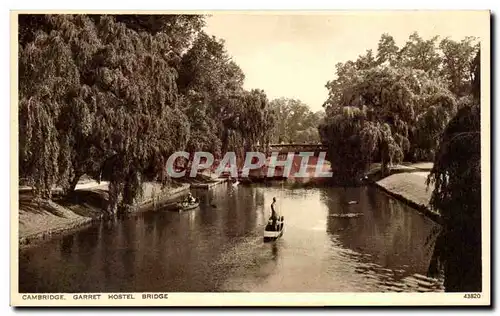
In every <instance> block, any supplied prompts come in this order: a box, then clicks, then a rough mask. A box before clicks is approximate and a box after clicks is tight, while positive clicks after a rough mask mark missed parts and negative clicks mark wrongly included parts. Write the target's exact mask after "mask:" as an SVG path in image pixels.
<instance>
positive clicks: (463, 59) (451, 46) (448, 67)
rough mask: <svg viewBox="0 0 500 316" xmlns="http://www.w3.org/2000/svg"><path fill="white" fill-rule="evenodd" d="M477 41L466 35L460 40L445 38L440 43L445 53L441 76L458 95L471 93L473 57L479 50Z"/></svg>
mask: <svg viewBox="0 0 500 316" xmlns="http://www.w3.org/2000/svg"><path fill="white" fill-rule="evenodd" d="M475 41H476V39H475V38H474V37H466V38H464V39H462V40H461V41H460V42H457V41H453V40H451V39H449V38H445V39H443V40H442V41H441V43H440V44H439V48H440V49H441V51H442V53H443V67H442V69H441V76H442V77H443V78H445V80H446V81H447V83H448V86H449V89H450V91H452V92H453V93H454V94H455V95H456V96H457V97H462V96H466V95H469V94H470V91H471V85H472V80H473V79H472V75H473V71H472V66H473V59H474V57H475V55H476V52H477V50H478V44H475V43H474V42H475Z"/></svg>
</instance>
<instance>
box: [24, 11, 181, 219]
mask: <svg viewBox="0 0 500 316" xmlns="http://www.w3.org/2000/svg"><path fill="white" fill-rule="evenodd" d="M45 19H46V21H48V23H50V28H51V29H52V31H51V33H50V35H47V34H45V33H44V32H38V33H37V35H36V36H35V37H34V40H33V42H30V43H26V45H25V48H23V49H21V50H20V82H19V85H20V89H19V90H20V104H21V106H20V135H21V136H20V147H21V150H20V161H21V163H20V171H21V174H23V175H24V176H26V177H27V178H28V179H29V181H30V183H31V184H32V185H33V186H34V187H35V189H36V191H37V192H42V194H40V195H42V196H43V197H50V190H51V188H52V187H53V186H54V185H55V184H60V185H62V186H63V187H66V188H67V189H68V191H71V189H74V185H75V184H76V182H77V181H78V179H79V177H80V176H81V175H82V174H84V173H86V174H89V175H91V176H93V177H94V178H98V175H99V178H100V175H101V174H102V176H103V177H104V178H106V179H108V180H109V181H110V202H111V203H110V210H111V211H114V210H115V209H116V205H117V203H118V200H119V197H120V196H123V198H124V201H125V203H131V202H132V201H133V200H134V198H135V197H136V196H137V194H139V193H140V187H141V182H142V181H143V180H144V179H146V178H147V177H150V176H153V177H154V178H156V177H157V176H158V175H160V177H161V178H164V175H165V173H164V168H165V164H164V162H166V158H167V157H168V156H169V155H170V154H171V153H172V152H173V151H175V150H178V149H181V148H183V147H184V146H185V143H186V141H187V137H188V128H189V126H188V124H187V121H186V120H187V119H186V116H185V115H184V114H183V113H182V112H181V111H179V109H177V100H178V93H177V87H176V83H175V80H176V77H177V73H176V71H175V69H173V68H172V67H171V66H170V65H169V61H168V57H167V53H168V52H169V51H170V50H171V47H170V44H169V43H170V38H169V36H168V35H167V34H165V33H163V32H160V33H157V34H155V35H152V34H149V33H145V32H142V33H137V32H136V31H134V30H132V29H130V28H127V27H126V26H125V25H124V24H122V23H116V21H115V20H114V18H113V17H110V16H101V17H98V18H96V17H95V16H94V17H93V18H92V19H90V18H89V17H87V16H85V15H55V16H48V17H46V18H45ZM33 114H37V115H36V117H35V116H34V115H33ZM42 138H46V139H47V141H45V140H43V139H42ZM41 147H42V148H41Z"/></svg>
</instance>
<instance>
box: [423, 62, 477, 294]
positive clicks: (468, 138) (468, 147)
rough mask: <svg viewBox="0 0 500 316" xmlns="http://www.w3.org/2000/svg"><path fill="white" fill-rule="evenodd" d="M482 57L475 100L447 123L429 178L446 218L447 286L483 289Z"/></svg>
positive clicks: (441, 249) (444, 255)
mask: <svg viewBox="0 0 500 316" xmlns="http://www.w3.org/2000/svg"><path fill="white" fill-rule="evenodd" d="M479 56H480V55H479V53H478V54H477V56H476V59H475V61H474V65H473V68H472V69H473V72H472V75H473V77H474V84H473V91H472V92H473V98H474V101H475V105H473V106H466V107H464V108H462V109H460V110H459V111H458V113H457V114H456V115H455V116H454V117H453V118H452V119H451V121H450V122H449V123H448V125H447V126H446V129H445V130H444V133H443V134H442V137H441V139H440V142H439V147H438V149H437V155H436V158H435V160H434V166H433V169H432V171H431V173H430V175H429V178H428V180H427V183H428V184H433V185H434V190H433V192H432V197H431V201H430V203H431V205H432V206H433V207H434V208H435V209H436V210H438V211H439V212H440V213H441V215H442V217H443V225H444V229H443V233H442V236H441V238H440V244H438V245H437V249H438V251H439V252H440V254H439V257H440V258H441V259H442V261H443V262H444V270H445V275H446V278H445V287H446V290H447V291H459V292H470V291H473V292H479V291H481V286H482V268H481V263H482V261H481V247H482V240H481V131H480V128H481V114H480V105H479V104H480V64H479V61H480V59H479Z"/></svg>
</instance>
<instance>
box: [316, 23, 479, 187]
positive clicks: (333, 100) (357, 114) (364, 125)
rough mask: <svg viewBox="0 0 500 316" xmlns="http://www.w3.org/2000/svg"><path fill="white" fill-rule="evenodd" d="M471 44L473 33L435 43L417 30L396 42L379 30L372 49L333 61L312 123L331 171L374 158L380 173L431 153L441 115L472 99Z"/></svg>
mask: <svg viewBox="0 0 500 316" xmlns="http://www.w3.org/2000/svg"><path fill="white" fill-rule="evenodd" d="M477 49H478V47H477V45H476V44H475V42H474V39H473V38H466V39H464V40H462V41H461V42H456V41H453V40H451V39H448V38H446V39H443V40H442V41H441V42H440V43H439V45H438V38H437V37H433V38H431V39H429V40H424V39H422V38H421V37H420V36H419V35H418V34H417V33H413V34H412V35H411V36H410V37H409V40H408V41H407V43H406V44H405V45H404V46H403V47H402V48H399V47H397V46H396V44H395V41H394V39H393V38H392V37H391V36H390V35H388V34H384V35H382V37H381V39H380V41H379V46H378V49H377V54H376V56H374V54H373V52H372V51H371V50H368V51H367V53H366V54H365V55H362V56H359V58H358V59H357V60H356V61H347V62H345V63H339V64H338V65H337V71H336V78H335V79H334V80H332V81H329V82H328V83H327V85H326V87H327V88H328V91H329V96H328V99H327V100H326V102H325V104H324V107H325V111H326V117H325V119H324V120H323V122H322V123H321V124H320V126H319V132H320V135H321V140H322V142H323V143H324V144H326V145H328V147H329V153H328V154H329V160H330V161H331V162H332V164H333V165H334V166H341V168H338V172H337V175H338V176H339V177H340V178H344V179H346V180H347V179H354V178H357V177H358V176H359V175H360V174H362V173H363V172H364V171H365V170H366V168H367V166H368V165H369V164H370V163H371V162H375V161H380V162H382V173H384V172H385V170H386V168H387V167H388V166H389V165H390V164H392V163H398V162H401V161H403V160H410V161H416V160H432V159H433V158H434V156H435V154H436V149H437V146H438V141H439V138H440V135H441V133H442V132H443V131H444V128H445V127H446V124H447V123H448V121H449V120H450V119H451V118H452V117H453V116H454V115H455V114H456V112H457V110H458V109H459V108H462V107H465V106H469V105H471V104H472V97H471V91H472V90H471V89H472V77H473V76H472V75H471V73H472V67H473V59H474V57H475V55H476V52H477Z"/></svg>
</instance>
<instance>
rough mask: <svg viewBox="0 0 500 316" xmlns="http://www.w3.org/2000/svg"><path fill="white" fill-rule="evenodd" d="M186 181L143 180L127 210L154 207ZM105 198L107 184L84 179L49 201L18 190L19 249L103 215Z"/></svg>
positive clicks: (179, 190) (172, 196)
mask: <svg viewBox="0 0 500 316" xmlns="http://www.w3.org/2000/svg"><path fill="white" fill-rule="evenodd" d="M189 187H190V184H189V183H178V182H176V183H173V184H172V185H171V186H169V187H164V188H163V187H162V186H161V184H159V183H150V182H148V183H144V185H143V195H142V197H141V198H139V199H138V200H137V202H136V203H135V204H134V205H133V207H131V208H129V211H130V212H140V211H146V210H152V209H156V208H157V207H159V206H161V205H164V204H166V203H169V202H171V201H173V200H175V199H177V198H179V197H180V196H182V195H183V194H185V192H186V191H187V190H189ZM107 201H108V185H107V183H103V184H97V183H95V182H93V183H91V182H85V183H82V185H79V186H78V187H77V189H76V190H75V192H74V194H73V195H72V196H71V197H70V198H68V197H63V196H61V195H58V194H57V190H56V191H55V195H54V197H53V199H52V200H40V199H35V198H34V197H33V196H32V193H31V190H27V189H25V188H20V190H19V228H18V229H19V230H18V239H19V246H20V247H21V248H23V247H27V246H30V245H32V244H36V243H38V242H40V241H43V240H46V239H49V238H50V237H51V236H52V235H61V234H66V233H71V232H73V231H75V230H76V229H79V228H82V227H85V226H87V225H90V224H91V223H93V222H95V221H98V220H101V219H102V218H103V210H104V209H105V208H106V205H107Z"/></svg>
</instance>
